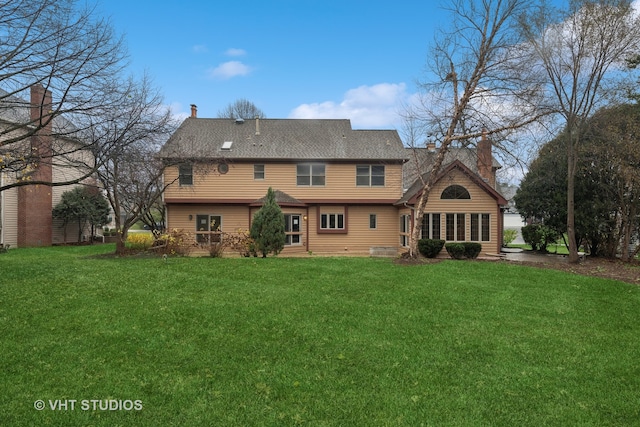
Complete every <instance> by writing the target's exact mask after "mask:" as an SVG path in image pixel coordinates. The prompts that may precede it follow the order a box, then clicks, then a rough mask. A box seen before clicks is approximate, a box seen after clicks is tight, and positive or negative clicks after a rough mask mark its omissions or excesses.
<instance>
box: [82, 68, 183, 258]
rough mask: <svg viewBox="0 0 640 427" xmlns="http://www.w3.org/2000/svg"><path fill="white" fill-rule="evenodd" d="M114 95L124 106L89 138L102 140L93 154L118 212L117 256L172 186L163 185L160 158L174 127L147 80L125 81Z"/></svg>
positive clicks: (107, 115) (111, 113)
mask: <svg viewBox="0 0 640 427" xmlns="http://www.w3.org/2000/svg"><path fill="white" fill-rule="evenodd" d="M114 91H116V92H115V93H114V96H115V97H116V98H117V99H119V100H120V102H121V105H120V107H119V108H118V109H105V110H104V111H103V114H104V116H103V118H102V119H101V120H100V121H99V122H97V123H95V124H94V125H93V126H91V127H90V129H91V130H92V135H91V139H92V140H95V141H100V143H99V144H97V145H96V147H98V148H99V149H98V150H97V151H96V153H95V155H96V158H97V159H98V161H99V165H100V167H99V168H98V172H97V176H98V180H99V182H100V184H101V186H102V188H103V189H104V191H105V193H106V196H107V199H108V200H109V204H110V205H111V208H112V209H113V212H114V221H115V224H116V229H117V233H118V239H117V243H116V253H123V252H124V250H125V242H126V240H127V234H128V231H129V229H130V228H131V226H132V225H133V224H135V223H136V222H137V221H138V220H139V219H140V218H141V217H144V216H145V215H146V214H147V213H148V212H149V210H150V209H151V208H152V206H153V205H154V203H156V202H157V201H158V200H160V197H161V196H162V192H163V191H164V189H165V187H166V186H167V185H169V184H171V183H167V182H164V183H163V182H162V174H163V170H164V167H165V166H166V163H164V162H163V161H162V160H161V159H160V158H159V157H158V156H157V154H158V151H159V149H160V146H161V144H162V143H164V141H165V140H166V139H167V138H168V137H169V135H170V134H171V133H173V131H174V130H175V128H176V126H175V122H174V120H173V118H172V115H171V112H170V111H169V110H168V109H166V108H165V107H164V106H163V103H162V98H161V96H160V95H159V93H158V92H157V91H156V90H154V89H153V88H152V86H151V83H150V81H149V80H148V78H146V77H145V78H143V79H142V80H141V81H139V82H138V81H135V80H133V79H129V80H128V81H126V82H121V83H120V84H118V85H117V86H114Z"/></svg>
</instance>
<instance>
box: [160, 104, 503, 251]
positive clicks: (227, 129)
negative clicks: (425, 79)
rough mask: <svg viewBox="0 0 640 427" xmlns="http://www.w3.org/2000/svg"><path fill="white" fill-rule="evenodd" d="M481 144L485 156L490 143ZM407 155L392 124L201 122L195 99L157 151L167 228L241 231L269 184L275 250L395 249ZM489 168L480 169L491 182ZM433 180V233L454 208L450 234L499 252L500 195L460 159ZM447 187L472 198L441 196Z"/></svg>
mask: <svg viewBox="0 0 640 427" xmlns="http://www.w3.org/2000/svg"><path fill="white" fill-rule="evenodd" d="M488 150H489V152H488V155H489V158H490V160H489V161H490V163H492V160H491V147H490V143H489V147H488ZM412 154H413V152H410V151H409V150H408V149H406V148H404V146H403V144H402V141H401V140H400V138H399V136H398V133H397V132H396V131H395V130H353V129H352V128H351V123H350V121H349V120H320V119H318V120H316V119H313V120H300V119H299V120H296V119H251V120H232V119H205V118H197V114H196V110H195V106H194V107H193V108H192V116H191V117H190V118H187V119H186V120H185V121H184V122H183V123H182V125H181V126H180V127H179V128H178V130H177V131H176V132H175V133H174V134H173V135H172V137H171V138H170V139H169V140H168V141H167V143H166V144H165V145H164V147H163V148H162V150H161V153H160V155H161V157H162V158H163V159H165V161H167V162H168V164H172V165H173V166H168V167H167V168H166V170H165V176H164V180H165V184H167V185H168V186H167V189H166V191H165V193H164V202H165V205H166V208H167V211H166V212H167V228H169V229H183V230H185V231H188V232H190V233H193V234H194V235H195V239H196V240H197V241H198V242H200V243H207V242H210V241H218V240H219V239H220V234H219V233H218V232H219V231H222V232H228V233H233V232H235V231H236V230H238V229H244V230H246V229H249V228H250V226H251V220H252V218H253V216H254V214H255V213H256V212H257V211H258V209H260V207H261V206H262V203H263V198H264V196H265V195H266V193H267V190H268V188H269V187H271V188H273V189H274V190H275V191H276V196H277V202H278V204H279V205H280V207H281V208H282V210H283V212H284V214H285V221H286V224H285V229H286V245H285V249H284V251H283V254H285V255H286V254H295V253H307V252H310V253H314V254H325V255H342V254H347V255H369V254H372V253H373V254H375V253H377V252H386V253H389V254H393V255H397V254H399V253H401V252H404V251H405V250H406V246H407V245H408V227H410V226H411V225H410V218H411V215H412V212H413V211H412V209H411V207H412V204H413V203H414V199H415V195H416V190H415V188H413V189H411V190H409V191H408V192H406V191H405V188H407V187H406V184H405V181H403V178H404V177H405V176H408V175H407V174H408V171H410V168H411V167H412V166H413V165H414V163H412V162H411V161H410V159H411V157H412ZM469 155H473V153H471V154H469ZM474 165H477V162H476V161H475V159H474ZM497 167H499V165H493V166H489V168H488V169H489V172H487V171H484V172H487V175H488V176H489V179H491V176H492V177H493V180H494V181H493V182H494V183H495V169H496V168H497ZM474 168H475V169H476V170H477V167H475V166H474ZM414 169H415V167H414ZM485 169H486V168H485ZM492 173H493V175H491V174H492ZM414 176H415V177H417V174H415V175H414ZM438 182H439V186H437V188H435V189H434V191H433V193H432V195H431V199H432V200H433V202H432V201H431V200H430V202H429V205H428V207H429V209H428V210H427V212H429V213H430V214H431V216H430V217H429V218H435V216H433V214H435V213H436V212H437V213H439V214H440V215H441V217H440V218H441V221H440V230H441V231H440V236H441V237H442V238H444V237H445V236H447V234H448V233H449V228H450V225H449V223H448V222H447V219H448V218H449V215H450V214H453V215H455V216H454V221H458V222H457V223H455V224H454V225H453V227H454V228H453V230H456V234H455V235H454V238H453V239H451V240H460V239H461V238H462V237H464V238H466V239H467V240H471V239H473V238H474V237H477V240H478V241H480V242H482V243H483V246H485V245H486V246H487V248H486V249H485V250H486V251H488V252H496V251H498V250H499V248H500V244H499V242H501V233H502V231H501V228H500V227H501V224H502V216H501V205H502V204H504V203H505V200H504V198H502V196H500V195H499V194H498V193H497V192H496V190H495V189H494V187H493V186H494V185H495V184H494V183H493V184H492V183H489V182H485V181H484V180H483V179H482V178H480V177H479V176H478V173H477V172H476V171H474V170H472V169H471V168H469V167H468V166H465V164H464V163H463V162H461V161H454V162H453V163H451V164H450V165H449V166H448V167H447V168H446V169H445V171H444V172H443V174H442V177H441V178H440V180H439V181H438ZM451 184H458V185H460V186H462V187H464V188H465V189H467V191H468V192H469V194H470V196H471V199H466V200H464V199H448V198H445V200H440V199H441V194H440V193H441V192H442V191H443V190H445V189H446V188H448V187H450V185H451ZM459 215H465V217H464V219H462V217H460V216H459ZM432 224H435V222H432V223H430V227H431V228H429V230H433V227H435V225H432ZM456 227H458V228H456ZM460 227H464V229H465V230H466V231H465V233H464V235H463V234H461V233H460V232H459V228H460ZM487 236H488V237H487Z"/></svg>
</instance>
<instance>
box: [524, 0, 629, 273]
mask: <svg viewBox="0 0 640 427" xmlns="http://www.w3.org/2000/svg"><path fill="white" fill-rule="evenodd" d="M524 18H525V19H523V20H522V28H523V30H524V31H523V33H524V35H525V37H526V39H527V42H528V48H529V49H530V54H531V58H532V60H531V61H530V65H531V67H533V68H537V69H538V70H539V72H540V73H541V74H543V75H544V76H545V80H546V85H545V87H544V89H545V94H546V95H547V99H548V100H549V101H548V102H549V103H551V104H552V105H553V108H554V109H555V110H556V111H557V113H558V114H559V115H560V116H561V117H562V120H563V121H564V128H565V132H567V136H568V143H567V165H568V175H567V236H568V243H569V261H570V262H573V263H576V262H578V261H579V256H578V242H577V241H576V231H575V180H576V169H577V164H578V148H579V146H580V141H581V138H582V135H583V130H584V129H585V125H586V121H587V120H588V118H589V116H590V115H591V114H592V112H594V111H595V110H596V109H597V108H598V107H600V106H603V105H604V104H606V103H607V102H608V101H610V99H609V96H610V95H611V92H610V91H608V89H610V88H611V87H612V86H613V85H614V83H613V82H614V81H615V80H616V79H619V78H620V77H621V71H622V70H623V69H624V68H625V66H626V65H627V64H626V63H625V61H626V60H629V59H630V58H632V57H633V56H634V54H637V53H638V49H639V48H640V16H639V15H638V13H637V11H634V9H633V7H632V6H631V2H630V1H628V0H594V1H589V0H582V1H571V2H569V7H568V9H566V10H558V9H556V8H553V7H552V6H550V5H549V4H547V3H543V4H542V5H541V6H540V7H539V8H537V10H535V11H534V12H533V13H530V14H528V15H525V16H524ZM523 49H525V47H524V46H523Z"/></svg>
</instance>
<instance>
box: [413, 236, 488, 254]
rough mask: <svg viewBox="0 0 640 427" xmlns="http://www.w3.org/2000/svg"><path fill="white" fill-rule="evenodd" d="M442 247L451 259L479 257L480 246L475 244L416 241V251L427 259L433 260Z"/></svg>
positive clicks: (435, 240)
mask: <svg viewBox="0 0 640 427" xmlns="http://www.w3.org/2000/svg"><path fill="white" fill-rule="evenodd" d="M442 247H444V248H445V249H446V250H447V253H448V254H449V256H450V257H451V258H453V259H465V258H469V259H475V258H477V257H478V255H480V251H481V250H482V245H481V244H480V243H475V242H460V243H447V244H445V241H444V240H438V239H420V240H418V251H419V252H420V253H421V254H422V255H423V256H425V257H427V258H435V257H436V256H438V254H439V253H440V251H441V250H442Z"/></svg>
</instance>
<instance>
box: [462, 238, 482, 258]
mask: <svg viewBox="0 0 640 427" xmlns="http://www.w3.org/2000/svg"><path fill="white" fill-rule="evenodd" d="M463 245H464V255H465V256H466V257H467V258H469V259H476V258H478V255H480V251H481V250H482V245H481V244H480V243H476V242H464V243H463Z"/></svg>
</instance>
